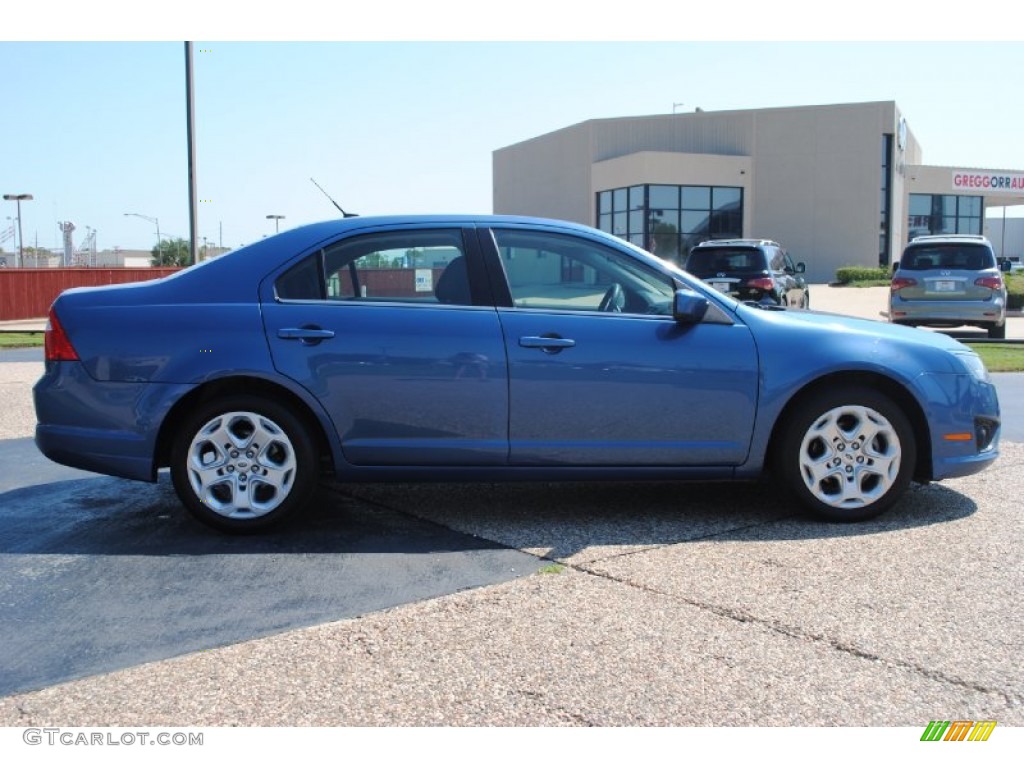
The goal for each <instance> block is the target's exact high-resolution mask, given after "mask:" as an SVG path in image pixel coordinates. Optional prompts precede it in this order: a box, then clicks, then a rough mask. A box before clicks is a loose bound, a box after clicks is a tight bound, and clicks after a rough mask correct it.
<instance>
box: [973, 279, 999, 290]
mask: <svg viewBox="0 0 1024 768" xmlns="http://www.w3.org/2000/svg"><path fill="white" fill-rule="evenodd" d="M974 284H975V285H980V286H982V287H983V288H989V289H991V290H993V291H1001V290H1002V289H1003V279H1002V278H1001V277H998V276H990V277H979V278H978V279H977V280H975V281H974Z"/></svg>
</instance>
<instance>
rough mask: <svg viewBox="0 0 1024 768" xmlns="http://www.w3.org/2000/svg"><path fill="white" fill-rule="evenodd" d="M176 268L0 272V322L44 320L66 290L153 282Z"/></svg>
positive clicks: (83, 268) (16, 270) (3, 270)
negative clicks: (141, 281) (58, 297)
mask: <svg viewBox="0 0 1024 768" xmlns="http://www.w3.org/2000/svg"><path fill="white" fill-rule="evenodd" d="M179 269H180V267H137V268H136V267H110V268H92V267H72V268H70V269H0V320H27V319H29V318H34V317H46V314H47V313H48V312H49V311H50V304H52V303H53V300H54V299H56V298H57V295H58V294H59V293H60V292H61V291H63V290H65V289H67V288H78V287H80V286H91V285H112V284H114V283H132V282H136V281H139V280H154V279H156V278H158V277H166V276H167V275H170V274H173V273H175V272H177V271H178V270H179Z"/></svg>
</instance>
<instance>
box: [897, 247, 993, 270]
mask: <svg viewBox="0 0 1024 768" xmlns="http://www.w3.org/2000/svg"><path fill="white" fill-rule="evenodd" d="M995 266H996V260H995V256H993V255H992V251H990V250H989V249H988V248H986V247H985V246H984V245H961V244H959V243H949V244H945V245H919V246H916V247H910V248H907V250H906V252H905V253H904V254H903V259H902V260H901V261H900V269H914V270H924V269H968V270H971V271H975V272H976V271H978V270H981V269H994V268H995Z"/></svg>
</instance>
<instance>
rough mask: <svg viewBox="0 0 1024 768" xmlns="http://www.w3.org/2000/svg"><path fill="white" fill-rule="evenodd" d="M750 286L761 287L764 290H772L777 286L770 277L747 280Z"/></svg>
mask: <svg viewBox="0 0 1024 768" xmlns="http://www.w3.org/2000/svg"><path fill="white" fill-rule="evenodd" d="M747 287H748V288H760V289H761V290H762V291H770V290H771V289H772V288H774V287H775V284H774V283H773V282H772V279H771V278H770V277H755V278H754V279H753V280H747Z"/></svg>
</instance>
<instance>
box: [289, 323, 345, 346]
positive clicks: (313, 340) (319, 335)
mask: <svg viewBox="0 0 1024 768" xmlns="http://www.w3.org/2000/svg"><path fill="white" fill-rule="evenodd" d="M277 338H279V339H299V340H300V341H302V342H303V343H304V344H319V343H320V342H321V341H323V340H324V339H333V338H334V331H329V330H327V329H325V328H317V327H315V326H313V327H308V328H279V329H278V331H277Z"/></svg>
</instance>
